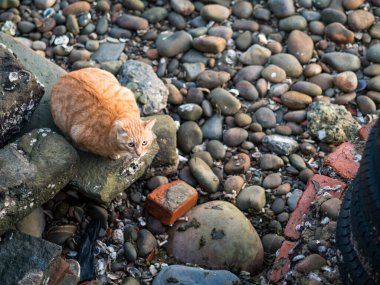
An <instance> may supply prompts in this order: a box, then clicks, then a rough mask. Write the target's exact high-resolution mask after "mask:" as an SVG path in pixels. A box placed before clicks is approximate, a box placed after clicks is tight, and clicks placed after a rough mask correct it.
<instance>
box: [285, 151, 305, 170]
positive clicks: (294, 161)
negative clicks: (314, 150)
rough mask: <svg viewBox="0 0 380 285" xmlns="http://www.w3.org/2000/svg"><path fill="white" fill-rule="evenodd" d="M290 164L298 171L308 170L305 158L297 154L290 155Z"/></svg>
mask: <svg viewBox="0 0 380 285" xmlns="http://www.w3.org/2000/svg"><path fill="white" fill-rule="evenodd" d="M289 162H290V164H291V165H292V166H294V167H295V168H296V169H297V170H300V171H301V170H303V169H305V168H306V163H305V161H304V160H303V158H302V157H301V156H300V155H298V154H296V153H293V154H291V155H289Z"/></svg>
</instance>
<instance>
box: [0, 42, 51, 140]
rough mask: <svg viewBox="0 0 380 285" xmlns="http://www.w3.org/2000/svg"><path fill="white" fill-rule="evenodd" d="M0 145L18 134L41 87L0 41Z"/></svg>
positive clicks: (34, 105) (37, 101)
mask: <svg viewBox="0 0 380 285" xmlns="http://www.w3.org/2000/svg"><path fill="white" fill-rule="evenodd" d="M0 81H1V87H0V94H2V96H1V97H0V106H1V109H0V147H2V146H4V145H5V144H6V143H7V141H9V140H10V139H12V138H13V137H14V136H15V135H16V134H18V133H19V132H20V130H21V128H22V127H23V125H25V123H26V122H27V121H28V120H29V119H30V117H31V115H32V113H33V111H34V110H35V109H36V107H37V106H38V104H39V101H40V100H41V98H42V96H43V94H44V87H43V85H42V84H40V82H39V81H38V78H37V77H36V76H35V75H34V74H33V72H31V71H30V70H27V69H25V67H24V65H23V64H22V63H21V61H19V60H18V59H17V58H16V57H15V55H14V54H13V53H12V51H11V50H10V49H8V48H7V47H6V46H5V45H0Z"/></svg>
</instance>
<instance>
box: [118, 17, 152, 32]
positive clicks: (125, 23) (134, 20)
mask: <svg viewBox="0 0 380 285" xmlns="http://www.w3.org/2000/svg"><path fill="white" fill-rule="evenodd" d="M116 24H117V25H118V26H119V27H120V28H124V29H128V30H133V31H136V30H147V29H148V26H149V23H148V21H147V20H146V19H144V18H141V17H138V16H133V15H125V14H124V15H121V16H120V17H118V18H117V20H116Z"/></svg>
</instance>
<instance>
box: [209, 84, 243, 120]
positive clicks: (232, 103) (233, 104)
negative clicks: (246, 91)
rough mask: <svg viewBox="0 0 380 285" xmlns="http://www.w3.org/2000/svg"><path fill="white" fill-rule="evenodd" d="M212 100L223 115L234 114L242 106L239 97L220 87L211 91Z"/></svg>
mask: <svg viewBox="0 0 380 285" xmlns="http://www.w3.org/2000/svg"><path fill="white" fill-rule="evenodd" d="M210 102H211V104H212V105H213V106H214V107H215V108H218V109H219V110H220V111H221V112H222V114H223V115H234V114H235V113H236V112H237V111H239V109H240V107H241V103H240V101H239V100H238V99H236V98H235V97H234V96H233V95H232V94H231V93H230V92H228V91H227V90H224V89H223V88H220V87H218V88H215V89H214V90H212V91H211V93H210Z"/></svg>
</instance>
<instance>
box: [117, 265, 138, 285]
mask: <svg viewBox="0 0 380 285" xmlns="http://www.w3.org/2000/svg"><path fill="white" fill-rule="evenodd" d="M123 268H124V266H123ZM120 285H141V283H140V282H139V281H138V280H137V279H135V278H133V277H130V276H129V277H126V278H124V279H123V281H121V284H120Z"/></svg>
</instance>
